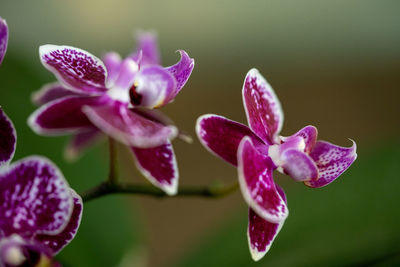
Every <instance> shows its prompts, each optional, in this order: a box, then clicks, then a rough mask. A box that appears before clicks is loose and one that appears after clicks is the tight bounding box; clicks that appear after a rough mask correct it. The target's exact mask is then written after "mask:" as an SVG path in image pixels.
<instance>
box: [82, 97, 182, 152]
mask: <svg viewBox="0 0 400 267" xmlns="http://www.w3.org/2000/svg"><path fill="white" fill-rule="evenodd" d="M84 112H85V113H86V114H87V116H88V118H89V119H90V120H91V122H92V123H93V124H94V125H95V126H97V127H98V128H99V129H100V130H102V131H103V132H104V133H106V134H107V135H109V136H111V137H113V138H114V139H116V140H118V141H120V142H122V143H124V144H126V145H128V146H134V147H138V148H151V147H156V146H159V145H162V144H165V143H167V141H168V140H170V139H173V138H175V137H176V135H177V129H176V128H175V127H174V126H164V125H162V124H160V123H156V122H154V121H151V120H148V119H146V118H144V117H142V116H139V115H138V114H136V113H133V112H131V111H130V110H129V109H127V108H126V106H124V105H120V104H119V103H118V102H115V104H113V105H103V106H98V107H93V106H86V107H85V108H84Z"/></svg>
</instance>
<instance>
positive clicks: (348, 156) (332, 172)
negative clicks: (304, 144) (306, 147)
mask: <svg viewBox="0 0 400 267" xmlns="http://www.w3.org/2000/svg"><path fill="white" fill-rule="evenodd" d="M352 142H353V146H351V147H340V146H336V145H334V144H331V143H329V142H325V141H318V142H317V143H316V144H315V147H314V149H313V150H312V151H311V153H310V157H311V158H312V159H313V160H314V161H315V164H316V165H317V167H318V170H319V178H318V180H311V181H307V182H305V184H306V185H307V186H310V187H322V186H325V185H328V184H330V183H331V182H333V181H334V180H335V179H336V178H337V177H339V176H340V175H341V174H342V173H343V172H344V171H345V170H347V169H348V168H349V167H350V165H351V164H352V163H353V162H354V161H355V160H356V158H357V153H356V149H357V146H356V143H355V142H354V141H352Z"/></svg>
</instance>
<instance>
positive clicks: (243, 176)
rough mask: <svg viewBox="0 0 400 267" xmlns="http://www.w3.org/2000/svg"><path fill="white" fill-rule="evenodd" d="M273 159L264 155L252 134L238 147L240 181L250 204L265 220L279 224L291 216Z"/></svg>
mask: <svg viewBox="0 0 400 267" xmlns="http://www.w3.org/2000/svg"><path fill="white" fill-rule="evenodd" d="M274 168H275V165H274V164H273V163H272V160H271V159H270V158H269V157H268V156H266V155H264V154H261V153H260V152H259V151H257V149H256V148H255V147H254V145H253V144H252V142H251V139H250V138H249V137H245V138H243V140H242V141H241V142H240V145H239V149H238V173H239V184H240V188H241V190H242V194H243V196H244V199H245V200H246V202H247V204H248V205H249V206H250V207H251V208H252V209H253V210H254V211H255V212H256V213H257V214H258V215H259V216H260V217H262V218H263V219H264V220H267V221H269V222H271V223H280V222H282V221H283V220H284V219H286V217H287V216H288V209H287V207H286V203H285V201H284V199H283V198H282V197H281V196H280V194H279V192H278V190H277V188H276V186H275V183H274V180H273V178H272V172H273V170H274Z"/></svg>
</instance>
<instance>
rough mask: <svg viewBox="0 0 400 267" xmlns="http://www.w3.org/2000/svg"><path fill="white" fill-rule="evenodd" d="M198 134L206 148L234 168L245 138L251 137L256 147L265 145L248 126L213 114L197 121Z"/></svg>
mask: <svg viewBox="0 0 400 267" xmlns="http://www.w3.org/2000/svg"><path fill="white" fill-rule="evenodd" d="M196 132H197V136H198V137H199V140H200V141H201V143H202V144H203V145H204V147H205V148H207V149H208V150H209V151H210V152H212V153H213V154H215V155H217V156H219V157H221V158H222V159H224V160H226V161H227V162H229V163H230V164H232V165H234V166H237V151H238V147H239V143H240V141H241V140H242V139H243V137H245V136H249V137H250V138H251V139H252V141H253V143H254V144H256V145H261V144H262V143H263V142H262V140H261V139H260V138H259V137H258V136H256V135H255V134H254V133H253V132H252V131H251V130H250V128H249V127H247V126H246V125H243V124H241V123H238V122H235V121H232V120H229V119H227V118H225V117H222V116H218V115H212V114H208V115H203V116H201V117H199V118H198V119H197V123H196Z"/></svg>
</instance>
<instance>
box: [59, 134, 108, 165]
mask: <svg viewBox="0 0 400 267" xmlns="http://www.w3.org/2000/svg"><path fill="white" fill-rule="evenodd" d="M102 136H103V135H102V132H101V131H100V130H98V129H97V128H95V127H93V128H89V129H85V130H83V131H82V132H78V133H77V134H75V135H74V136H73V137H72V138H71V140H70V141H69V143H68V145H67V147H66V148H65V154H64V155H65V157H66V158H67V159H68V160H71V161H72V160H76V159H77V158H78V157H79V156H80V155H81V154H82V153H83V152H84V151H85V150H86V149H87V148H89V147H90V146H92V145H93V144H95V143H96V142H97V141H98V140H100V139H101V137H102Z"/></svg>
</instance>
